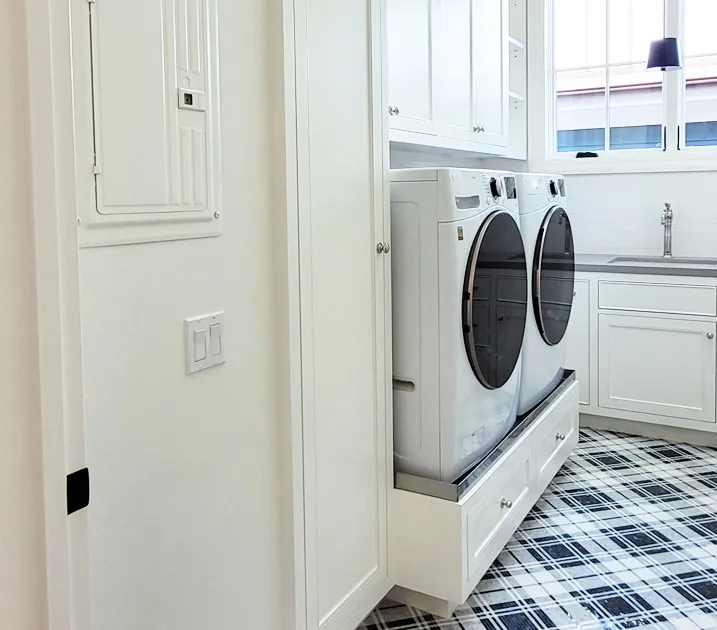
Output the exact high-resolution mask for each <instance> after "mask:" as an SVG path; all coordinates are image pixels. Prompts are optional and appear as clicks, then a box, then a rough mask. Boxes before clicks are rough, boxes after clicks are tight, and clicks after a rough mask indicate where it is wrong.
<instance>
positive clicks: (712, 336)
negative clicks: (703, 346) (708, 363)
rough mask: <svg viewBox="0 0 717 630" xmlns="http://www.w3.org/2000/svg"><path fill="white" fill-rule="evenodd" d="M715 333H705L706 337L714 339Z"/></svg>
mask: <svg viewBox="0 0 717 630" xmlns="http://www.w3.org/2000/svg"><path fill="white" fill-rule="evenodd" d="M714 338H715V334H714V333H707V339H714Z"/></svg>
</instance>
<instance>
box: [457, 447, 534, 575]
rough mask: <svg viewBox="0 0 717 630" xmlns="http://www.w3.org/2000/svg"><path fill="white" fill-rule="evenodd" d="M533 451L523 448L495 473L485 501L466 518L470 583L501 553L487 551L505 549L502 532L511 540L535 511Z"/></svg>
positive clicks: (484, 491) (482, 500) (488, 484)
mask: <svg viewBox="0 0 717 630" xmlns="http://www.w3.org/2000/svg"><path fill="white" fill-rule="evenodd" d="M529 447H530V445H529V444H524V445H522V446H521V448H519V449H518V450H516V451H515V452H514V453H513V454H512V455H511V457H510V458H509V459H508V460H506V461H505V462H504V463H503V465H502V466H501V467H500V468H499V469H497V470H496V471H495V473H494V474H493V476H492V478H491V479H490V480H489V481H488V482H486V484H485V485H484V486H483V488H482V491H481V494H482V495H483V498H482V499H481V500H480V501H478V503H476V504H475V505H474V506H473V508H472V509H471V510H470V512H469V513H468V515H467V517H466V527H467V532H468V547H467V554H468V558H467V569H468V576H467V577H468V579H469V580H470V578H471V577H472V576H473V575H474V574H475V573H477V572H478V571H481V570H483V571H485V569H487V568H488V567H487V566H483V565H485V564H486V558H488V559H489V560H490V562H492V561H493V559H494V558H495V556H496V555H497V554H498V553H499V552H500V549H499V548H497V549H496V550H495V554H493V553H485V552H486V551H488V549H487V548H488V547H489V546H491V545H495V546H496V547H498V546H499V547H500V548H502V547H503V545H504V544H505V541H503V540H502V538H503V536H500V534H501V532H502V531H503V530H507V531H506V532H505V533H506V537H507V538H509V537H510V536H511V535H512V534H513V531H514V530H515V526H516V525H517V522H519V521H521V520H522V519H523V518H524V517H525V515H526V514H527V512H528V511H529V510H530V508H531V507H532V502H531V498H532V496H531V492H530V478H531V474H530V471H531V464H532V461H531V449H530V448H529ZM516 521H517V522H516ZM490 562H489V563H488V564H490Z"/></svg>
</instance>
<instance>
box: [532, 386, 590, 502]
mask: <svg viewBox="0 0 717 630" xmlns="http://www.w3.org/2000/svg"><path fill="white" fill-rule="evenodd" d="M579 431H580V428H579V422H578V414H577V413H576V408H575V401H574V400H573V399H572V397H568V398H565V399H564V400H562V401H561V402H560V403H559V404H558V405H557V406H556V408H555V409H554V411H553V412H552V413H551V414H550V418H546V419H545V420H544V421H543V422H542V423H541V426H540V427H538V428H537V429H536V435H535V438H534V439H535V462H536V467H537V470H536V473H537V481H538V484H539V486H540V487H539V492H540V493H542V492H543V490H545V488H546V487H547V486H548V484H549V483H550V482H551V481H552V480H553V477H555V475H556V473H557V472H558V471H559V470H560V467H561V466H562V465H563V464H564V463H565V460H566V459H567V458H568V456H569V455H570V453H571V452H572V451H573V449H574V448H575V447H576V446H577V445H578V438H579Z"/></svg>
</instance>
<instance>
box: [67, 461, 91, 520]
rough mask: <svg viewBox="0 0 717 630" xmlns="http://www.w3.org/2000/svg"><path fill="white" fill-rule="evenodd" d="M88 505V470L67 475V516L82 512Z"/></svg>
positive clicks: (84, 469)
mask: <svg viewBox="0 0 717 630" xmlns="http://www.w3.org/2000/svg"><path fill="white" fill-rule="evenodd" d="M89 504H90V469H89V468H83V469H81V470H77V471H75V472H73V473H70V474H69V475H67V515H68V516H69V515H70V514H74V513H75V512H79V511H80V510H84V509H85V508H86V507H87V506H88V505H89Z"/></svg>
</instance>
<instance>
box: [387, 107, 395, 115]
mask: <svg viewBox="0 0 717 630" xmlns="http://www.w3.org/2000/svg"><path fill="white" fill-rule="evenodd" d="M388 115H389V116H395V115H396V110H395V109H394V108H393V105H389V106H388Z"/></svg>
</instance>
